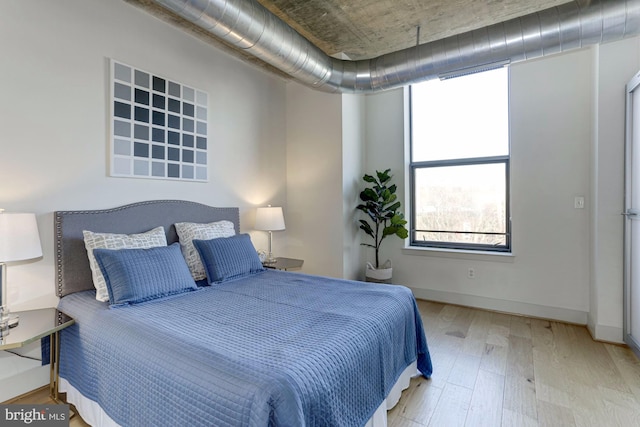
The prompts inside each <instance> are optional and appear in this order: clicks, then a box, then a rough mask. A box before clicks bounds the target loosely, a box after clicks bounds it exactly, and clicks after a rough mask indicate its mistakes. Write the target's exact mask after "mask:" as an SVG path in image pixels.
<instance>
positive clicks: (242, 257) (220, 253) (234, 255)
mask: <svg viewBox="0 0 640 427" xmlns="http://www.w3.org/2000/svg"><path fill="white" fill-rule="evenodd" d="M193 245H194V246H195V247H196V249H197V250H198V253H199V254H200V259H201V260H202V263H203V264H204V270H205V271H206V273H207V280H209V284H213V283H222V282H226V281H228V280H233V279H237V278H240V277H244V276H249V275H251V274H256V273H259V272H261V271H264V270H265V268H264V267H263V266H262V263H261V262H260V258H258V253H257V252H256V249H255V248H254V247H253V243H251V238H250V237H249V235H248V234H238V235H235V236H232V237H219V238H217V239H211V240H194V241H193Z"/></svg>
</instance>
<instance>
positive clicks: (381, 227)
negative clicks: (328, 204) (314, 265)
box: [356, 169, 409, 268]
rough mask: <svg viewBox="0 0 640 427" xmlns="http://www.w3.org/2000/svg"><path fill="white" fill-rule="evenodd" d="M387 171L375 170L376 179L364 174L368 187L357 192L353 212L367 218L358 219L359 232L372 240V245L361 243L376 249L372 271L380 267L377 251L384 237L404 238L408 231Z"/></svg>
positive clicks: (395, 187) (390, 176) (394, 188)
mask: <svg viewBox="0 0 640 427" xmlns="http://www.w3.org/2000/svg"><path fill="white" fill-rule="evenodd" d="M390 172H391V169H387V170H385V171H384V172H380V171H376V176H372V175H366V174H365V176H363V177H362V179H363V180H364V181H365V182H367V183H369V184H371V185H370V186H369V187H367V188H365V189H364V190H363V191H362V192H361V193H360V200H361V201H362V203H361V204H359V205H358V206H357V207H356V209H358V210H360V211H362V212H364V213H365V214H367V216H368V219H367V220H365V219H361V220H360V229H361V230H363V231H364V232H365V233H366V234H367V235H368V236H369V237H371V238H372V239H373V243H362V245H363V246H369V247H371V248H374V249H375V250H376V268H379V267H380V260H379V252H380V245H381V244H382V241H383V240H384V239H385V238H387V237H388V236H398V237H399V238H401V239H406V238H407V236H408V235H409V232H408V231H407V229H406V228H405V225H406V224H407V221H406V220H405V219H404V215H403V214H402V212H399V211H398V210H399V209H400V206H401V204H400V202H399V201H398V196H397V195H396V190H397V186H396V185H395V184H391V179H392V178H393V176H392V175H390V174H389V173H390Z"/></svg>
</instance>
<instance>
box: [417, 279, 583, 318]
mask: <svg viewBox="0 0 640 427" xmlns="http://www.w3.org/2000/svg"><path fill="white" fill-rule="evenodd" d="M409 288H410V289H411V290H412V291H413V295H415V297H416V298H419V299H425V300H429V301H438V302H445V303H449V304H456V305H463V306H467V307H475V308H483V309H485V310H493V311H500V312H504V313H513V314H520V315H524V316H531V317H539V318H542V319H550V320H559V321H562V322H568V323H576V324H579V325H586V324H587V315H588V312H586V311H580V310H572V309H568V308H560V307H549V306H544V305H538V304H530V303H526V302H520V301H507V300H501V299H497V298H487V297H480V296H476V295H466V294H458V293H454V292H445V291H436V290H432V289H421V288H413V287H409Z"/></svg>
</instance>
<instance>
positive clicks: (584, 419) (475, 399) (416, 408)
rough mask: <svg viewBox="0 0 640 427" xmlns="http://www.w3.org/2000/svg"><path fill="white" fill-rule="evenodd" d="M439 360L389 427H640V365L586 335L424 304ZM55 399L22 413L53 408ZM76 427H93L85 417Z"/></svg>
mask: <svg viewBox="0 0 640 427" xmlns="http://www.w3.org/2000/svg"><path fill="white" fill-rule="evenodd" d="M418 306H419V308H420V312H421V314H422V319H423V321H424V325H425V331H426V333H427V339H428V341H429V349H430V351H431V356H432V359H433V365H434V373H433V377H432V378H431V379H430V380H426V379H424V378H416V379H413V380H412V381H411V386H410V387H409V389H407V390H405V392H404V393H403V395H402V398H401V400H400V402H399V403H398V405H397V406H396V407H395V408H394V409H393V410H392V411H390V412H389V415H388V420H389V427H423V426H433V427H446V426H454V427H457V426H471V427H478V426H488V427H500V426H504V427H506V426H514V427H528V426H541V427H543V426H553V427H561V426H594V427H595V426H598V427H614V426H620V427H631V426H640V361H638V359H637V358H636V357H635V355H634V354H633V353H632V352H631V350H629V349H628V348H627V347H624V346H618V345H612V344H604V343H600V342H595V341H593V340H592V339H591V336H590V335H589V332H588V331H587V329H586V328H585V327H584V326H576V325H567V324H564V323H559V322H549V321H546V320H538V319H530V318H527V317H519V316H511V315H507V314H500V313H491V312H487V311H483V310H477V309H471V308H465V307H458V306H452V305H447V304H440V303H433V302H427V301H418ZM49 402H50V400H49V398H48V389H47V388H45V389H41V390H38V391H36V392H34V393H31V394H29V395H27V396H25V397H24V398H22V399H20V401H19V402H15V403H49ZM70 425H71V427H84V426H86V425H87V424H85V423H84V422H83V421H82V419H81V418H80V417H79V416H75V417H73V418H72V419H71V424H70Z"/></svg>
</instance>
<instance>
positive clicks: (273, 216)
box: [256, 206, 284, 231]
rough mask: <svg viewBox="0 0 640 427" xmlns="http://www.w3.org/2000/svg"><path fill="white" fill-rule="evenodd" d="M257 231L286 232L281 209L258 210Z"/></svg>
mask: <svg viewBox="0 0 640 427" xmlns="http://www.w3.org/2000/svg"><path fill="white" fill-rule="evenodd" d="M256 230H264V231H278V230H284V214H283V213H282V208H281V207H272V206H268V207H266V208H258V209H257V210H256Z"/></svg>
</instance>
